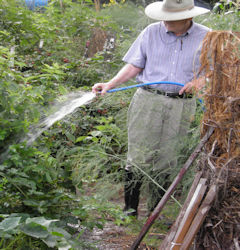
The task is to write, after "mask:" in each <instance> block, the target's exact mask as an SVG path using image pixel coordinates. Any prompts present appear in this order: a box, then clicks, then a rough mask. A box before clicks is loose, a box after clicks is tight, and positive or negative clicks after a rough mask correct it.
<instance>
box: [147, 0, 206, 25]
mask: <svg viewBox="0 0 240 250" xmlns="http://www.w3.org/2000/svg"><path fill="white" fill-rule="evenodd" d="M209 11H210V10H208V9H205V8H202V7H197V6H194V0H163V2H154V3H151V4H149V5H148V6H147V7H146V8H145V14H146V15H147V16H148V17H150V18H152V19H155V20H160V21H178V20H183V19H187V18H191V17H195V16H199V15H202V14H205V13H207V12H209Z"/></svg>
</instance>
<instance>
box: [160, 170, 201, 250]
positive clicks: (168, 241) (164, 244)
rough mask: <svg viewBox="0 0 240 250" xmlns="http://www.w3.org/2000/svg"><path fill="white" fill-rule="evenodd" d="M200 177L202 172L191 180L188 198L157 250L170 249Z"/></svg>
mask: <svg viewBox="0 0 240 250" xmlns="http://www.w3.org/2000/svg"><path fill="white" fill-rule="evenodd" d="M201 176H202V172H198V173H197V174H196V175H195V178H194V180H193V183H192V186H191V188H190V190H189V192H188V196H187V198H186V200H185V202H184V204H183V207H182V209H181V211H180V213H179V215H178V217H177V219H176V221H175V222H174V224H173V225H172V227H171V230H170V231H169V232H168V234H167V235H166V237H165V239H164V240H163V242H162V243H161V245H160V247H159V250H163V249H170V247H171V242H172V241H173V239H174V237H175V235H176V232H177V230H178V227H179V225H180V222H181V220H182V218H183V216H184V214H185V212H186V210H187V208H188V206H189V203H190V201H191V199H192V197H193V194H194V192H195V190H196V188H197V185H198V183H199V180H200V178H201Z"/></svg>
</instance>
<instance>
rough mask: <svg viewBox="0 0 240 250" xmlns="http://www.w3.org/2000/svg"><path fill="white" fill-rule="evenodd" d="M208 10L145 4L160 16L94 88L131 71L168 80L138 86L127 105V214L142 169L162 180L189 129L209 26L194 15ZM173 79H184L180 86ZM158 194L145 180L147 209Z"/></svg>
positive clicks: (168, 1)
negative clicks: (113, 72) (107, 78)
mask: <svg viewBox="0 0 240 250" xmlns="http://www.w3.org/2000/svg"><path fill="white" fill-rule="evenodd" d="M207 12H209V10H207V9H204V8H200V7H196V6H194V3H193V0H164V1H163V2H154V3H151V4H150V5H148V6H147V7H146V9H145V13H146V15H147V16H148V17H150V18H152V19H155V20H159V21H161V22H156V23H153V24H150V25H149V26H148V27H146V28H145V29H144V30H143V31H142V32H141V34H140V35H139V36H138V38H137V39H136V40H135V42H134V43H133V44H132V46H131V48H130V49H129V50H128V52H127V54H126V55H125V56H124V58H123V61H125V62H126V63H127V64H126V65H125V66H124V67H123V68H122V69H121V70H120V71H119V72H118V74H117V75H116V76H115V77H114V78H113V79H111V80H110V81H109V82H107V83H97V84H95V85H94V86H93V88H92V90H93V92H95V93H97V92H99V91H100V92H101V94H102V95H104V94H105V93H106V92H107V90H109V89H112V88H115V87H117V86H118V85H120V84H121V83H124V82H127V81H128V80H129V79H131V78H133V77H137V78H136V79H137V81H138V82H143V83H152V82H159V81H168V82H171V83H170V84H159V85H155V84H154V85H149V86H150V87H143V88H139V89H138V90H137V91H136V93H135V94H134V97H133V99H132V102H131V104H130V107H129V111H128V155H127V166H126V183H125V189H124V190H125V208H124V211H126V213H127V214H128V215H137V208H138V203H139V195H140V187H141V185H142V178H143V176H144V174H142V173H143V172H148V173H149V174H151V173H153V176H154V179H155V180H157V181H158V182H159V183H160V184H162V186H165V185H164V182H165V184H166V180H165V179H166V178H167V177H168V175H169V173H170V171H171V168H172V167H173V165H174V162H175V161H174V149H175V147H176V143H177V139H178V138H179V136H180V137H181V136H184V135H186V134H187V130H188V128H189V126H190V121H191V117H192V116H193V115H194V112H195V99H194V98H192V95H190V94H192V93H193V91H195V90H198V89H200V88H202V87H203V85H204V83H205V79H204V77H203V76H199V75H198V70H199V68H200V62H199V56H200V48H201V42H202V40H203V38H204V37H205V35H206V33H207V32H208V31H209V29H208V28H207V27H205V26H202V25H199V24H196V23H194V22H193V21H192V18H193V17H195V16H198V15H201V14H205V13H207ZM174 82H178V83H183V84H184V87H180V86H179V85H175V84H174ZM138 169H140V170H141V171H140V174H139V171H136V170H138ZM149 169H151V171H148V170H149ZM150 183H151V182H150ZM162 195H163V192H162V190H159V189H158V188H157V187H156V185H154V186H149V198H150V199H149V200H150V202H149V211H152V210H153V209H154V207H155V206H156V205H157V203H158V202H159V200H160V199H161V196H162ZM128 211H129V212H128Z"/></svg>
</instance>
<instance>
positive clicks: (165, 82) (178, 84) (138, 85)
mask: <svg viewBox="0 0 240 250" xmlns="http://www.w3.org/2000/svg"><path fill="white" fill-rule="evenodd" d="M156 84H170V85H177V86H181V87H183V86H184V84H182V83H178V82H168V81H162V82H148V83H140V84H135V85H130V86H126V87H122V88H116V89H110V90H108V91H107V93H112V92H117V91H122V90H126V89H132V88H138V87H142V86H146V85H156ZM198 101H199V103H200V105H201V106H202V110H203V111H205V107H204V103H203V100H202V99H199V98H198Z"/></svg>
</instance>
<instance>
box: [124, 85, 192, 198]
mask: <svg viewBox="0 0 240 250" xmlns="http://www.w3.org/2000/svg"><path fill="white" fill-rule="evenodd" d="M195 108H196V101H195V99H194V98H188V99H182V98H171V97H167V96H164V95H159V94H156V93H151V92H149V91H146V90H143V89H141V88H139V89H138V90H137V91H136V93H135V94H134V96H133V99H132V102H131V104H130V106H129V111H128V154H127V166H126V169H127V170H128V171H131V172H135V173H139V171H138V169H136V165H137V167H139V168H141V169H142V170H144V171H146V172H147V173H148V174H149V175H151V173H153V172H154V173H153V175H152V176H154V177H153V178H154V179H155V180H156V181H157V182H159V181H160V180H161V179H162V180H164V179H165V178H166V176H168V175H169V173H170V171H171V167H172V166H173V165H174V164H176V162H177V161H176V159H177V158H176V157H177V155H176V151H175V150H176V145H177V144H178V142H179V140H181V138H182V137H183V136H185V135H186V134H187V131H188V129H189V126H190V124H191V120H192V118H193V116H194V113H195ZM134 165H135V166H134ZM141 175H142V173H140V176H141ZM143 176H144V175H143ZM140 178H141V177H140ZM150 183H151V181H150ZM159 184H160V185H161V184H163V183H159ZM163 185H164V184H163ZM153 186H154V185H152V183H151V189H152V193H154V190H153V189H154V188H153ZM155 186H156V185H155ZM156 189H157V187H156ZM155 191H156V190H155ZM149 195H150V194H149ZM150 196H151V195H150ZM153 196H154V195H153Z"/></svg>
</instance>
